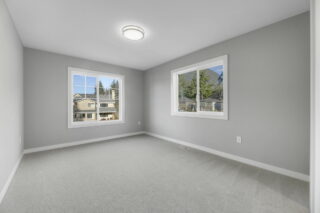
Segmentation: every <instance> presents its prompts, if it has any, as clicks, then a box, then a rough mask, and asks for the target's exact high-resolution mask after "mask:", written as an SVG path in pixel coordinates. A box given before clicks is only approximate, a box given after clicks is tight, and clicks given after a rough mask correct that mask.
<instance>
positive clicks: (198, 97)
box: [196, 70, 200, 112]
mask: <svg viewBox="0 0 320 213" xmlns="http://www.w3.org/2000/svg"><path fill="white" fill-rule="evenodd" d="M199 73H200V71H199V70H197V95H196V103H197V112H200V74H199Z"/></svg>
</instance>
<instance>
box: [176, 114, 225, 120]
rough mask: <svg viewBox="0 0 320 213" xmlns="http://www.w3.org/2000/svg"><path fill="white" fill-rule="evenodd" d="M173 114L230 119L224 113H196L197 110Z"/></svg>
mask: <svg viewBox="0 0 320 213" xmlns="http://www.w3.org/2000/svg"><path fill="white" fill-rule="evenodd" d="M171 115H172V116H178V117H191V118H208V119H217V120H228V115H225V114H223V113H219V114H218V113H195V112H174V113H171Z"/></svg>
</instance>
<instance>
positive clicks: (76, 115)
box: [68, 67, 124, 128]
mask: <svg viewBox="0 0 320 213" xmlns="http://www.w3.org/2000/svg"><path fill="white" fill-rule="evenodd" d="M68 71H69V116H68V117H69V128H73V127H83V126H97V125H105V124H116V123H123V122H124V113H123V112H124V100H123V81H124V77H123V76H122V75H116V74H111V73H103V72H95V71H90V70H85V69H79V68H73V67H69V68H68Z"/></svg>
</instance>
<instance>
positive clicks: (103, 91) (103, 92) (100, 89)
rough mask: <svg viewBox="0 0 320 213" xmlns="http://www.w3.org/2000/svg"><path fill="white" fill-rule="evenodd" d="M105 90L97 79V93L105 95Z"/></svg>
mask: <svg viewBox="0 0 320 213" xmlns="http://www.w3.org/2000/svg"><path fill="white" fill-rule="evenodd" d="M105 93H106V91H105V88H104V86H103V84H102V82H101V81H99V94H100V95H105Z"/></svg>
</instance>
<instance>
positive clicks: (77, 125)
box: [68, 120, 125, 129]
mask: <svg viewBox="0 0 320 213" xmlns="http://www.w3.org/2000/svg"><path fill="white" fill-rule="evenodd" d="M124 123H125V121H122V120H117V121H95V122H84V123H80V122H79V123H77V122H71V123H69V125H68V128H69V129H70V128H80V127H91V126H106V125H117V124H124Z"/></svg>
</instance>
